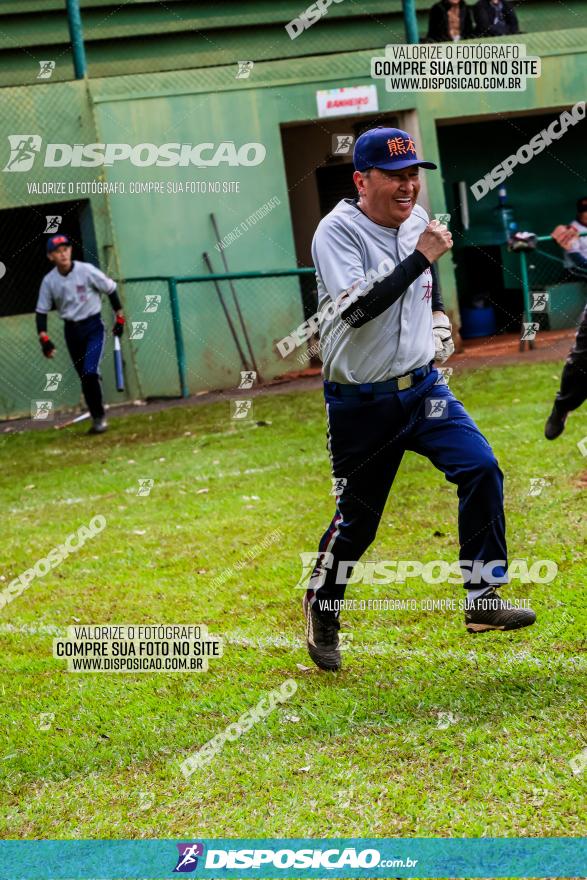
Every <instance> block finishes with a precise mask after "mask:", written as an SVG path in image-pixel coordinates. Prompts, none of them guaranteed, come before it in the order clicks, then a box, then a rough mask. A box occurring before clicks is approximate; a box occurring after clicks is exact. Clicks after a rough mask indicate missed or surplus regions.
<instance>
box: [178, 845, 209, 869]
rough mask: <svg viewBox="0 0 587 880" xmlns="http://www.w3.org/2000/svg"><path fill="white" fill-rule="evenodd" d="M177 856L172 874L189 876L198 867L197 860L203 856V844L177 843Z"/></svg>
mask: <svg viewBox="0 0 587 880" xmlns="http://www.w3.org/2000/svg"><path fill="white" fill-rule="evenodd" d="M176 846H177V849H178V852H179V856H178V858H177V865H176V866H175V868H174V869H173V873H174V874H190V873H191V872H192V871H195V870H196V868H197V867H198V858H199V857H200V856H203V855H204V844H203V843H178V844H176Z"/></svg>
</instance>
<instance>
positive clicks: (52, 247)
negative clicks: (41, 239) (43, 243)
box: [47, 233, 71, 254]
mask: <svg viewBox="0 0 587 880" xmlns="http://www.w3.org/2000/svg"><path fill="white" fill-rule="evenodd" d="M62 244H65V245H68V246H71V242H70V240H69V238H68V237H67V235H63V234H62V233H59V235H52V236H51V238H48V239H47V253H48V254H50V253H52V251H56V250H57V248H58V247H61V245H62Z"/></svg>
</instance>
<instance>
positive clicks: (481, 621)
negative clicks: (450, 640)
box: [465, 587, 536, 633]
mask: <svg viewBox="0 0 587 880" xmlns="http://www.w3.org/2000/svg"><path fill="white" fill-rule="evenodd" d="M535 620H536V615H535V613H534V612H533V611H532V609H531V608H514V606H513V605H512V604H511V603H510V602H504V600H503V599H500V597H499V596H498V594H497V593H496V591H495V590H494V589H493V587H492V588H491V589H490V590H488V592H487V593H484V595H483V596H479V598H478V599H474V600H473V601H472V602H469V601H467V604H466V605H465V626H466V627H467V630H468V631H469V632H470V633H482V632H488V631H489V630H492V629H497V630H509V629H521V628H522V627H524V626H531V625H532V624H533V623H534V621H535Z"/></svg>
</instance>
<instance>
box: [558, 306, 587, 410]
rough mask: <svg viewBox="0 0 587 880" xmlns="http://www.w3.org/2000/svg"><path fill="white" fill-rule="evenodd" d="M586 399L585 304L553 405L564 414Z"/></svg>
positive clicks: (586, 338)
mask: <svg viewBox="0 0 587 880" xmlns="http://www.w3.org/2000/svg"><path fill="white" fill-rule="evenodd" d="M585 400H587V306H586V307H585V309H584V310H583V314H582V315H581V323H580V324H579V329H578V330H577V336H576V338H575V344H574V345H573V347H572V349H571V351H570V353H569V356H568V358H567V360H566V363H565V366H564V368H563V374H562V377H561V384H560V390H559V392H558V394H557V395H556V398H555V401H554V405H555V407H556V410H557V412H558V414H559V415H560V416H564V415H566V413H568V412H571V410H573V409H577V407H579V406H581V404H582V403H583V402H584V401H585Z"/></svg>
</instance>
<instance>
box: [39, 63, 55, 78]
mask: <svg viewBox="0 0 587 880" xmlns="http://www.w3.org/2000/svg"><path fill="white" fill-rule="evenodd" d="M39 67H40V68H41V69H40V70H39V72H38V74H37V79H51V75H52V74H53V71H54V70H55V62H54V61H39Z"/></svg>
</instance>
